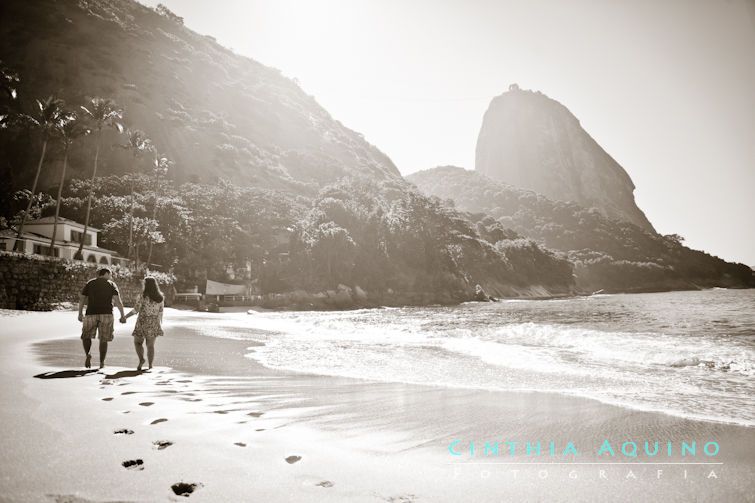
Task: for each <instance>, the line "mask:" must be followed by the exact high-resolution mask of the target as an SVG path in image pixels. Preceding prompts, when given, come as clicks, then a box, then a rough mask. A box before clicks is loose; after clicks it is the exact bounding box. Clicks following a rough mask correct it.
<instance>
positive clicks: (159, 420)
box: [149, 417, 167, 424]
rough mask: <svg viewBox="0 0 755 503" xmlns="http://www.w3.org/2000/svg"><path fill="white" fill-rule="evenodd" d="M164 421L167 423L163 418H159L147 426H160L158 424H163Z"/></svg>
mask: <svg viewBox="0 0 755 503" xmlns="http://www.w3.org/2000/svg"><path fill="white" fill-rule="evenodd" d="M165 421H167V419H165V418H164V417H161V418H160V419H155V420H154V421H152V422H151V423H149V424H160V423H164V422H165Z"/></svg>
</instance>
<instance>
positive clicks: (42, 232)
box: [0, 217, 129, 265]
mask: <svg viewBox="0 0 755 503" xmlns="http://www.w3.org/2000/svg"><path fill="white" fill-rule="evenodd" d="M54 225H55V217H45V218H40V219H38V220H31V221H29V222H26V224H25V225H24V229H25V232H24V233H23V235H22V236H21V241H22V246H21V250H22V251H23V253H31V254H35V255H47V256H49V255H50V253H48V250H49V248H50V241H51V240H52V230H53V226H54ZM99 232H100V229H96V228H94V227H91V226H90V227H87V231H86V235H85V236H84V249H83V250H82V253H83V255H84V261H86V262H89V263H92V264H102V265H125V264H127V263H128V262H129V260H128V259H126V258H125V257H122V256H120V255H119V254H118V252H115V251H113V250H108V249H106V248H100V247H99V246H97V234H98V233H99ZM83 233H84V224H80V223H78V222H75V221H73V220H69V219H67V218H62V217H58V236H60V239H56V241H55V249H54V250H53V255H54V256H55V257H59V258H64V259H68V260H73V257H74V255H75V254H76V252H77V251H78V249H79V243H80V241H81V237H82V234H83ZM15 244H16V232H15V231H14V230H12V229H6V230H4V231H2V232H0V250H7V251H12V250H13V249H14V247H15Z"/></svg>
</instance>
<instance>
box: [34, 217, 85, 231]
mask: <svg viewBox="0 0 755 503" xmlns="http://www.w3.org/2000/svg"><path fill="white" fill-rule="evenodd" d="M54 223H55V217H44V218H37V219H36V220H29V221H28V222H26V223H25V224H24V227H25V226H27V225H48V224H54ZM58 223H59V224H66V225H70V226H71V227H78V228H80V229H81V230H84V224H80V223H79V222H76V221H75V220H71V219H68V218H63V217H58ZM87 230H88V231H94V232H100V229H97V228H96V227H92V226H91V225H90V226H89V227H87Z"/></svg>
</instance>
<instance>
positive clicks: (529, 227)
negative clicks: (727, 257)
mask: <svg viewBox="0 0 755 503" xmlns="http://www.w3.org/2000/svg"><path fill="white" fill-rule="evenodd" d="M407 178H408V180H409V181H410V182H412V183H414V184H415V185H416V186H417V187H418V188H419V189H420V190H421V191H422V192H423V193H425V194H428V195H432V196H436V197H439V198H441V199H443V200H445V201H446V204H448V205H455V207H456V208H458V209H459V210H462V211H466V212H471V213H473V214H474V215H471V216H470V218H471V219H472V220H476V221H477V222H478V226H490V225H492V224H493V223H494V222H495V223H497V224H498V225H501V226H502V227H504V228H507V229H512V230H513V231H514V232H516V233H518V234H521V235H523V236H526V237H528V238H531V239H533V240H535V241H536V242H537V243H538V244H540V245H542V246H544V247H547V248H550V249H553V250H559V251H561V252H565V253H568V257H569V260H570V261H571V262H572V263H573V264H574V272H575V275H576V281H577V287H578V289H580V290H582V291H584V292H592V291H597V290H601V289H605V290H606V291H652V290H668V289H686V288H697V287H713V286H721V287H752V286H755V279H753V275H752V270H751V269H750V268H749V267H747V266H746V265H743V264H733V263H729V262H726V261H724V260H721V259H720V258H718V257H713V256H711V255H709V254H707V253H705V252H702V251H697V250H691V249H690V248H687V247H686V246H684V245H683V244H682V241H683V240H682V238H680V237H679V236H677V235H669V236H662V235H660V234H657V233H653V232H648V231H645V230H643V229H641V228H640V227H638V226H637V225H634V224H630V223H628V222H624V221H620V220H613V219H610V218H607V217H605V216H603V215H602V214H601V213H600V212H599V211H598V210H596V209H588V208H583V207H581V206H579V205H577V204H575V203H571V202H562V201H552V200H550V199H548V198H546V197H544V196H542V195H539V194H536V193H534V192H531V191H527V190H522V189H518V188H515V187H511V186H509V185H506V184H503V183H499V182H496V181H494V180H491V179H490V178H488V177H486V176H484V175H482V174H479V173H476V172H474V171H468V170H464V169H462V168H457V167H453V166H444V167H438V168H435V169H430V170H426V171H421V172H419V173H414V174H412V175H410V176H409V177H407Z"/></svg>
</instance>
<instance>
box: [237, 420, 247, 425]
mask: <svg viewBox="0 0 755 503" xmlns="http://www.w3.org/2000/svg"><path fill="white" fill-rule="evenodd" d="M236 424H246V421H237V422H236Z"/></svg>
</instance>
